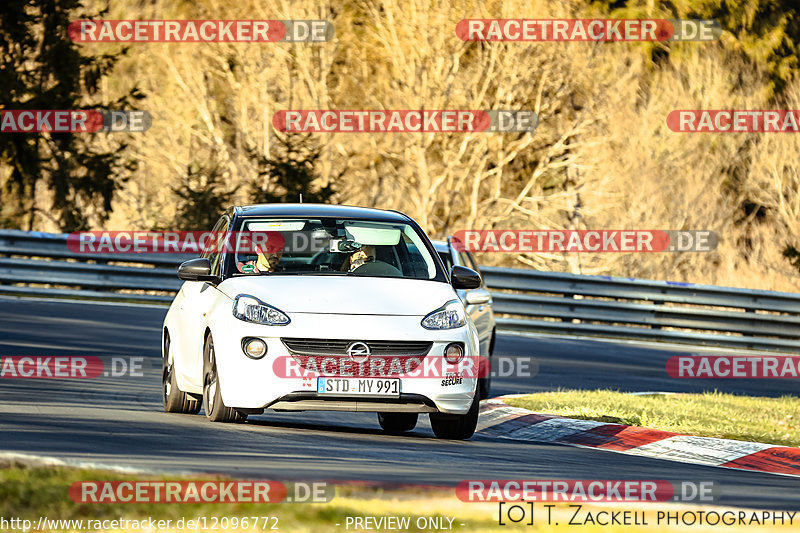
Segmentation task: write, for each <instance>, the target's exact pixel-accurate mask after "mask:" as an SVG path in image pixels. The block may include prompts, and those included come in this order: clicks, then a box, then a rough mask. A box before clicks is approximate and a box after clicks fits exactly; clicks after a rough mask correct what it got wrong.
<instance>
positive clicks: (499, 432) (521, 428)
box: [477, 396, 800, 476]
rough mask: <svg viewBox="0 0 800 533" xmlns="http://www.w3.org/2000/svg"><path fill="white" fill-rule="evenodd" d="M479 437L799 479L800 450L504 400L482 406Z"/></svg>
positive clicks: (499, 399) (496, 400)
mask: <svg viewBox="0 0 800 533" xmlns="http://www.w3.org/2000/svg"><path fill="white" fill-rule="evenodd" d="M477 431H479V432H480V433H481V434H482V435H488V436H493V437H500V438H504V439H512V440H523V441H531V442H549V443H558V444H567V445H571V446H581V447H588V448H597V449H600V450H607V451H613V452H617V453H626V454H630V455H639V456H644V457H652V458H655V459H665V460H668V461H678V462H682V463H692V464H699V465H708V466H720V467H724V468H735V469H738V470H753V471H758V472H768V473H772V474H784V475H793V476H800V448H792V447H789V446H776V445H774V444H762V443H760V442H746V441H740V440H731V439H715V438H711V437H693V436H691V435H680V434H678V433H671V432H669V431H659V430H655V429H649V428H642V427H635V426H625V425H622V424H607V423H605V422H596V421H593V420H575V419H573V418H564V417H560V416H555V415H543V414H538V413H534V412H533V411H529V410H527V409H521V408H519V407H512V406H510V405H507V404H506V403H504V402H503V397H502V396H501V397H499V398H492V399H491V400H486V401H485V402H481V414H480V418H479V419H478V429H477Z"/></svg>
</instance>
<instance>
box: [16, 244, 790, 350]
mask: <svg viewBox="0 0 800 533" xmlns="http://www.w3.org/2000/svg"><path fill="white" fill-rule="evenodd" d="M191 257H192V256H191V255H179V254H97V253H95V254H84V253H77V252H73V251H71V250H69V248H67V245H66V235H61V234H51V233H36V232H24V231H16V230H0V293H3V294H17V295H33V296H55V297H79V298H90V299H116V300H128V301H138V302H169V301H171V300H172V297H173V295H174V293H175V292H176V291H177V290H178V289H179V288H180V285H181V283H182V282H181V281H180V280H179V279H178V278H177V276H176V274H175V268H176V267H177V265H178V264H179V263H180V262H181V261H184V260H186V259H189V258H191ZM482 272H483V275H484V278H485V280H486V284H487V286H488V287H489V288H490V289H492V297H493V300H494V309H495V312H496V313H497V314H498V315H499V316H498V319H497V324H498V329H500V330H503V331H516V332H537V333H550V334H566V335H587V336H602V337H613V338H625V339H640V340H644V339H646V340H661V341H670V342H682V343H690V344H701V345H714V346H729V347H739V348H753V349H758V350H777V351H784V352H800V294H794V293H781V292H772V291H759V290H751V289H735V288H728V287H716V286H711V285H695V284H691V283H676V282H669V281H652V280H640V279H629V278H613V277H607V276H582V275H575V274H565V273H555V272H538V271H534V270H522V269H511V268H497V267H484V268H482Z"/></svg>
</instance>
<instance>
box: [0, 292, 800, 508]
mask: <svg viewBox="0 0 800 533" xmlns="http://www.w3.org/2000/svg"><path fill="white" fill-rule="evenodd" d="M165 313H166V308H164V307H149V306H128V305H114V304H102V303H78V302H69V301H44V300H23V299H16V298H6V297H0V356H2V355H95V356H99V357H101V358H109V357H111V356H117V357H119V356H134V357H144V358H145V359H146V361H147V362H148V363H150V364H149V365H146V366H149V367H150V368H148V369H146V370H145V375H144V377H130V376H128V377H118V378H113V377H100V378H97V379H92V380H45V379H36V380H34V379H3V380H1V381H0V453H2V452H17V453H23V454H33V455H43V456H50V457H57V458H60V459H64V460H70V461H80V462H88V463H95V464H104V465H118V466H128V467H133V468H138V469H144V470H157V471H180V472H198V473H209V472H220V473H225V474H229V475H231V476H234V477H237V476H238V477H246V478H261V479H278V480H287V479H315V480H334V479H335V480H365V481H374V482H398V483H419V484H432V485H455V484H456V483H457V482H459V481H461V480H463V479H470V478H475V477H480V478H482V479H490V478H491V479H520V478H548V479H666V480H669V481H672V482H679V481H684V480H687V481H708V480H714V481H716V482H718V483H719V484H720V486H721V492H722V497H721V500H720V501H719V503H721V504H723V505H737V506H744V507H758V508H765V509H791V510H795V509H800V478H795V477H789V476H777V475H770V474H760V473H751V472H742V471H736V470H727V469H722V468H713V467H707V466H697V465H689V464H681V463H676V462H671V461H661V460H656V459H648V458H643V457H636V456H630V455H622V454H617V453H611V452H606V451H602V450H594V449H588V448H574V447H568V446H560V445H551V444H541V445H537V444H530V443H524V442H515V441H510V440H504V439H494V438H489V437H486V436H481V435H476V436H475V437H473V438H472V439H471V440H470V441H466V442H449V441H440V440H437V439H435V438H434V437H433V434H432V432H431V431H430V428H429V426H428V424H427V417H424V416H422V417H421V418H420V425H419V426H418V427H417V429H416V430H414V431H413V432H412V433H411V434H409V435H408V436H401V437H396V436H388V435H384V434H383V433H382V432H381V431H380V428H379V426H378V424H377V420H376V417H375V415H374V414H371V413H347V414H337V413H296V414H289V413H270V412H267V413H265V414H264V415H261V416H255V417H251V418H250V419H249V420H248V422H247V423H246V424H243V425H229V424H212V423H210V422H208V421H207V420H206V419H205V417H204V416H203V415H202V414H201V415H196V416H195V415H175V414H168V413H164V412H163V411H162V409H161V396H160V386H161V385H160V376H159V373H160V359H159V358H160V349H159V344H160V327H161V322H162V319H163V317H164V314H165ZM704 351H705V350H704ZM497 353H498V354H500V355H508V356H512V357H533V358H534V359H535V360H536V361H537V363H538V368H539V371H538V374H536V375H535V376H533V377H531V378H518V377H498V378H495V379H494V383H493V387H494V389H493V394H495V395H499V394H509V393H517V392H530V391H541V390H552V389H555V388H558V387H568V388H589V389H594V388H603V387H608V388H613V389H621V390H626V391H654V390H655V391H700V390H713V389H715V388H716V389H718V390H723V391H726V392H734V393H743V394H753V395H762V396H776V395H780V394H785V393H792V394H797V392H798V390H797V389H798V387H797V382H796V381H795V380H760V382H759V381H758V380H719V381H713V382H712V381H710V380H687V381H677V380H674V379H671V378H669V377H668V376H667V375H666V372H665V371H664V363H665V362H666V359H667V358H668V357H670V356H672V355H679V354H687V353H697V350H693V349H692V348H691V347H674V346H672V347H667V346H659V347H657V348H656V347H654V345H652V344H647V345H644V344H636V343H622V342H619V343H617V342H604V341H594V340H577V339H560V338H529V337H521V336H510V335H508V336H502V337H500V338H499V339H498V341H497ZM710 353H713V352H710ZM721 353H729V352H721ZM477 473H480V474H477Z"/></svg>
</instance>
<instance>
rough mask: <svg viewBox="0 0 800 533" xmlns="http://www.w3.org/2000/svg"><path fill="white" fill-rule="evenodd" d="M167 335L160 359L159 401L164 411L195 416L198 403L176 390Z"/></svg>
mask: <svg viewBox="0 0 800 533" xmlns="http://www.w3.org/2000/svg"><path fill="white" fill-rule="evenodd" d="M170 346H171V344H170V339H169V333H166V332H165V333H164V353H163V354H162V357H161V400H162V401H163V403H164V411H166V412H168V413H184V414H189V415H196V414H197V413H199V412H200V406H201V405H200V401H199V400H197V398H195V397H194V396H191V395H190V394H188V393H185V392H183V391H182V390H180V389H179V388H178V382H177V380H176V379H175V364H174V362H173V361H174V359H173V358H172V357H170V351H169V350H170Z"/></svg>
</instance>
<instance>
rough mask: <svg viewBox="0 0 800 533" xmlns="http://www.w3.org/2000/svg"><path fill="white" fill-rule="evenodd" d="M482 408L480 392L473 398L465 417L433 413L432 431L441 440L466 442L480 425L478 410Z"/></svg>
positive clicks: (476, 391) (476, 392)
mask: <svg viewBox="0 0 800 533" xmlns="http://www.w3.org/2000/svg"><path fill="white" fill-rule="evenodd" d="M479 407H480V396H479V394H478V390H477V389H476V390H475V395H474V396H473V398H472V404H471V405H470V406H469V411H467V414H465V415H445V414H441V413H431V415H430V416H431V429H433V433H434V435H436V436H437V437H438V438H440V439H449V440H466V439H468V438H470V437H471V436H472V434H473V433H475V427H476V426H477V425H478V409H479Z"/></svg>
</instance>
